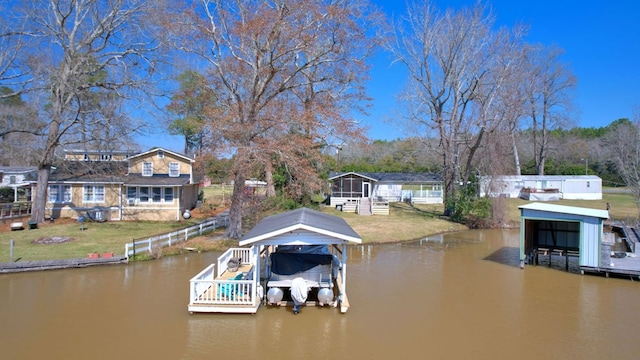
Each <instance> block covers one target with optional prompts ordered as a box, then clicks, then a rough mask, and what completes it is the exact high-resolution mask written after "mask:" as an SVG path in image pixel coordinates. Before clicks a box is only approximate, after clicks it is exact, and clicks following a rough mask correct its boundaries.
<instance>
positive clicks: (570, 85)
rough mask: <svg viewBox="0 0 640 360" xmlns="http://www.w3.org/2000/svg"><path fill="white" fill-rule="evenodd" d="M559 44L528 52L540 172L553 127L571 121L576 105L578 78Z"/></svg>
mask: <svg viewBox="0 0 640 360" xmlns="http://www.w3.org/2000/svg"><path fill="white" fill-rule="evenodd" d="M562 53H563V51H562V49H560V48H557V47H545V46H541V45H536V46H530V47H528V48H527V49H526V52H525V64H524V66H523V70H524V71H525V72H526V78H525V82H524V83H523V84H524V85H525V96H526V99H527V102H528V111H527V113H526V114H527V115H526V116H527V118H528V119H529V120H530V121H531V129H532V136H533V139H532V145H533V152H534V154H535V165H536V172H537V174H538V175H544V164H545V161H546V159H547V156H548V153H549V145H550V144H549V131H550V130H552V129H554V128H556V127H558V126H561V125H562V124H563V123H567V115H568V114H569V112H570V109H571V107H572V98H571V94H572V90H573V89H575V87H576V82H577V80H576V78H575V76H574V75H573V73H572V72H571V70H570V68H569V67H568V66H567V65H566V64H564V63H563V62H562V61H561V59H560V56H561V55H562Z"/></svg>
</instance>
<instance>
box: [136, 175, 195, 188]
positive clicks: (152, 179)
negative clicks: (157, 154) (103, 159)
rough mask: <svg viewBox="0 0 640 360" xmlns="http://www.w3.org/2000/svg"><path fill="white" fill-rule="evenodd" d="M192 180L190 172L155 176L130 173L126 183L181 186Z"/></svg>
mask: <svg viewBox="0 0 640 360" xmlns="http://www.w3.org/2000/svg"><path fill="white" fill-rule="evenodd" d="M189 181H190V176H189V174H182V175H180V176H178V177H170V176H169V175H168V174H154V175H153V176H142V174H129V175H127V177H126V179H125V180H124V182H125V184H126V185H139V186H152V185H157V186H181V185H186V184H188V183H189Z"/></svg>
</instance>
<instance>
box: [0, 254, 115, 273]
mask: <svg viewBox="0 0 640 360" xmlns="http://www.w3.org/2000/svg"><path fill="white" fill-rule="evenodd" d="M126 263H127V258H126V257H124V256H114V257H103V258H96V259H92V258H79V259H60V260H44V261H18V262H12V263H0V273H16V272H24V271H39V270H57V269H69V268H84V267H87V266H96V265H112V264H126Z"/></svg>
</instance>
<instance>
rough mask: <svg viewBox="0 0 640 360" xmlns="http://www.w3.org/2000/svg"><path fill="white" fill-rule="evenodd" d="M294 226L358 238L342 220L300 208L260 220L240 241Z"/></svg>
mask: <svg viewBox="0 0 640 360" xmlns="http://www.w3.org/2000/svg"><path fill="white" fill-rule="evenodd" d="M295 225H306V226H310V227H313V228H316V229H324V230H329V231H332V232H334V233H338V234H341V235H346V236H350V237H354V238H358V239H359V238H360V235H358V234H357V233H356V232H355V231H354V230H353V229H352V228H351V226H349V224H347V222H346V221H345V220H344V219H342V218H339V217H337V216H333V215H329V214H325V213H323V212H320V211H316V210H312V209H309V208H300V209H296V210H292V211H288V212H285V213H281V214H277V215H272V216H269V217H266V218H264V219H262V220H261V221H260V222H259V223H258V224H257V225H256V226H255V227H254V228H253V229H251V230H250V231H249V232H248V233H247V234H246V235H245V236H244V237H243V238H242V241H245V240H247V239H251V238H254V237H258V236H262V235H266V234H269V233H272V232H275V231H277V230H280V229H284V228H288V227H291V226H295Z"/></svg>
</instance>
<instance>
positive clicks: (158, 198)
mask: <svg viewBox="0 0 640 360" xmlns="http://www.w3.org/2000/svg"><path fill="white" fill-rule="evenodd" d="M151 191H152V194H153V202H162V188H159V187H154V188H151Z"/></svg>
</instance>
